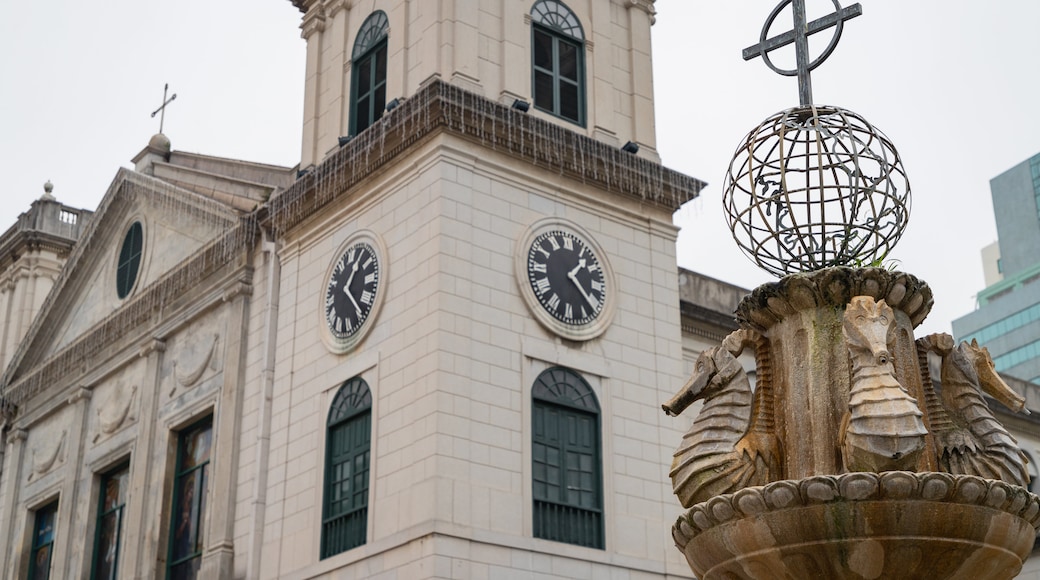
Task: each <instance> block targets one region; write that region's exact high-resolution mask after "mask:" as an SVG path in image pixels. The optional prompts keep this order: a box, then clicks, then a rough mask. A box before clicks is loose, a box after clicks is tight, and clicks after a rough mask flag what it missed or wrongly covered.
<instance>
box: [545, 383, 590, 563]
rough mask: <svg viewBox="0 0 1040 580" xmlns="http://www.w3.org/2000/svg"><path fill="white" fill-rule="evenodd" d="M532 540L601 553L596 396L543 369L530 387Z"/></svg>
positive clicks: (588, 389) (586, 384) (581, 384)
mask: <svg viewBox="0 0 1040 580" xmlns="http://www.w3.org/2000/svg"><path fill="white" fill-rule="evenodd" d="M531 395H532V398H533V403H534V404H533V416H532V423H533V425H532V446H531V450H532V492H533V493H532V495H533V497H534V536H535V537H536V538H542V539H546V540H553V541H556V542H564V543H567V544H575V545H578V546H585V547H589V548H597V549H601V550H602V549H603V548H604V531H603V529H604V522H603V475H602V473H603V464H602V452H601V449H600V409H599V402H598V401H597V400H596V394H595V393H594V392H593V391H592V387H590V386H589V384H588V383H587V382H585V379H583V378H582V377H581V375H579V374H578V373H576V372H574V371H572V370H570V369H566V368H563V367H553V368H550V369H546V370H545V371H543V372H542V373H541V374H540V375H538V378H537V379H536V380H535V382H534V386H533V388H532V392H531Z"/></svg>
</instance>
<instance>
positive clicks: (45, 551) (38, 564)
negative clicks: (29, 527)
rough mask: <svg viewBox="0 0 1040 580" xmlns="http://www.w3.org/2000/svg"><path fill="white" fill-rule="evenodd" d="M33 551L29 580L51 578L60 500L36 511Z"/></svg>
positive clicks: (31, 553)
mask: <svg viewBox="0 0 1040 580" xmlns="http://www.w3.org/2000/svg"><path fill="white" fill-rule="evenodd" d="M33 520H34V521H33V536H32V549H31V550H30V552H29V580H47V579H48V578H50V577H51V559H52V558H53V557H54V536H55V528H56V526H57V524H58V521H57V520H58V500H54V501H52V502H51V503H49V504H47V505H45V506H43V507H41V508H39V509H37V510H36V513H35V517H34V518H33Z"/></svg>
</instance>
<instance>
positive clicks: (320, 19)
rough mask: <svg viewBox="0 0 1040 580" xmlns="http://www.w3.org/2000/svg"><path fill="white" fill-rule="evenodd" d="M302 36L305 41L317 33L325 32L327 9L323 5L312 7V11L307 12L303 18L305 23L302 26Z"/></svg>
mask: <svg viewBox="0 0 1040 580" xmlns="http://www.w3.org/2000/svg"><path fill="white" fill-rule="evenodd" d="M300 30H301V33H300V36H301V37H303V39H304V40H306V39H309V38H310V37H311V35H312V34H314V33H315V32H324V31H325V7H324V6H322V5H321V4H315V5H313V6H311V8H310V10H308V11H307V13H306V14H304V16H303V22H302V23H301V24H300Z"/></svg>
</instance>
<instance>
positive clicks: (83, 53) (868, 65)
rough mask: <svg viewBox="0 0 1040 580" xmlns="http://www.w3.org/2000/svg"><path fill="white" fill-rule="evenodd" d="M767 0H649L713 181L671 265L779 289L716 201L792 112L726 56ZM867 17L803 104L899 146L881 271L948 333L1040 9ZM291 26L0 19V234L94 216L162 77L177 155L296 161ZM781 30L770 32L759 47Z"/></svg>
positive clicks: (227, 2)
mask: <svg viewBox="0 0 1040 580" xmlns="http://www.w3.org/2000/svg"><path fill="white" fill-rule="evenodd" d="M422 1H433V0H422ZM580 1H588V0H580ZM571 3H573V4H578V3H579V0H571ZM775 3H776V2H774V0H724V1H712V2H709V1H707V0H658V1H657V4H656V6H657V12H658V14H657V24H656V25H655V26H654V28H653V34H654V37H653V38H654V47H653V48H654V60H655V65H654V81H655V87H654V88H655V94H656V99H657V126H658V150H659V152H660V154H661V157H662V159H663V162H664V164H665V165H667V166H668V167H670V168H673V169H676V170H679V171H681V172H683V173H687V174H689V175H693V176H696V177H699V178H701V179H703V180H705V181H707V182H708V183H709V184H710V185H709V187H708V188H707V189H705V190H704V192H703V193H702V195H701V197H700V198H699V199H698V200H695V201H693V202H691V203H689V204H687V205H686V206H684V207H683V209H681V210H680V211H679V212H677V214H676V223H677V224H678V225H679V226H681V227H682V233H681V234H680V238H679V247H678V254H679V265H680V266H683V267H685V268H689V269H693V270H697V271H700V272H703V273H705V274H707V275H710V276H713V277H716V278H719V279H722V280H725V281H728V282H732V283H735V284H739V285H742V286H744V287H747V288H753V287H755V286H757V285H759V284H761V283H763V282H767V281H769V280H772V279H773V278H772V277H771V276H770V275H769V274H766V273H765V272H763V271H761V270H759V269H758V268H757V267H756V266H755V265H754V264H752V263H751V262H750V261H749V260H748V259H747V258H745V257H744V256H743V254H741V253H740V252H739V250H737V248H736V245H735V244H734V243H733V242H732V238H731V237H730V234H729V230H728V228H727V227H726V224H725V221H724V219H723V216H722V208H721V195H722V192H721V187H722V182H723V175H724V174H725V171H726V169H727V167H728V166H729V162H730V159H731V157H732V154H733V151H734V150H735V148H736V146H737V145H738V144H739V143H740V142H741V140H742V139H743V138H744V136H745V135H746V134H747V133H748V131H750V130H751V129H752V128H754V127H756V126H757V125H758V124H759V123H760V122H761V121H762V120H764V119H765V118H767V117H769V116H770V115H772V114H774V113H776V112H779V111H781V110H783V109H786V108H788V107H791V106H795V105H797V104H798V93H797V86H796V82H795V81H794V80H793V79H790V78H784V77H779V76H777V75H776V74H774V73H772V72H771V71H770V70H769V69H767V68H766V67H765V65H764V64H763V63H762V62H761V61H760V60H755V61H751V62H744V61H743V60H742V59H741V56H740V53H741V49H743V48H744V47H746V46H749V45H751V44H754V43H756V42H757V41H758V36H759V33H760V31H761V28H762V24H763V23H764V21H765V19H766V17H767V16H768V14H769V12H770V11H771V10H772V8H773V6H774V5H775ZM861 3H862V5H863V16H860V17H859V18H856V19H854V20H852V21H850V22H848V23H847V24H846V28H845V33H844V35H843V37H842V39H841V42H840V44H839V45H838V48H837V50H836V51H835V52H834V54H833V55H832V56H831V57H830V59H829V60H828V61H827V62H826V63H824V64H823V65H822V67H821V68H819V69H817V71H815V72H814V74H813V91H814V97H815V99H814V100H815V102H816V103H819V104H830V105H839V106H842V107H844V108H847V109H850V110H852V111H855V112H857V113H859V114H860V115H862V116H863V117H865V118H866V119H867V120H868V121H869V122H870V123H871V124H873V125H874V126H875V127H876V128H878V129H880V130H881V131H882V132H884V133H885V134H886V135H887V136H888V137H889V138H890V139H891V140H892V141H893V142H894V144H895V146H896V148H897V149H898V150H899V152H900V154H901V156H902V159H903V163H904V166H905V168H906V171H907V173H908V176H909V179H910V184H911V188H912V197H913V207H912V211H911V215H910V224H909V227H908V228H907V231H906V235H905V236H904V237H903V239H902V241H901V242H900V244H899V245H898V246H897V247H896V250H895V252H894V253H893V256H892V257H893V258H895V259H898V260H900V269H902V270H904V271H906V272H910V273H912V274H914V275H916V276H918V277H920V278H922V279H924V280H925V281H927V282H928V283H929V285H930V286H931V287H932V290H933V291H934V294H935V300H936V305H935V308H934V309H933V311H932V314H931V315H930V316H929V318H928V319H927V320H926V321H925V323H924V325H923V326H922V327H921V328H920V329H919V330H918V335H921V334H922V333H926V332H941V331H945V332H948V331H949V329H950V321H951V320H952V319H953V318H956V317H959V316H961V315H963V314H966V313H968V312H970V311H971V310H972V309H973V308H974V306H975V298H974V296H975V294H976V293H977V292H978V291H979V290H981V289H982V288H983V279H982V266H981V260H980V257H979V250H980V249H981V248H982V247H983V246H985V245H986V244H988V243H990V242H992V241H994V240H996V227H995V225H994V222H993V212H992V204H991V201H990V192H989V180H990V179H991V178H993V177H994V176H996V175H997V174H999V173H1001V172H1003V171H1004V170H1006V169H1008V168H1010V167H1011V166H1013V165H1015V164H1017V163H1019V162H1021V161H1023V160H1025V159H1027V158H1028V157H1030V156H1032V155H1033V154H1035V153H1037V152H1040V126H1038V125H1040V114H1038V111H1037V109H1038V108H1040V107H1038V105H1037V103H1038V102H1040V98H1038V91H1037V85H1038V82H1040V81H1038V74H1037V70H1038V63H1040V34H1037V32H1036V23H1037V22H1040V2H1037V1H1036V0H1001V1H1000V2H991V3H982V2H977V1H971V2H970V1H968V0H945V1H939V0H861ZM846 4H847V3H846ZM830 11H833V4H832V3H831V2H830V1H828V0H808V12H809V18H810V19H812V18H816V17H819V16H822V15H823V14H825V13H827V12H830ZM788 18H789V17H788ZM299 21H300V13H299V11H297V10H296V9H295V8H293V6H292V5H291V3H290V2H289V0H178V1H163V2H160V1H157V0H106V1H105V2H91V3H87V2H82V1H81V0H75V1H74V0H51V1H48V2H31V1H30V2H15V1H9V2H3V3H2V4H0V171H2V174H3V175H4V178H5V179H4V184H3V197H2V199H3V203H2V205H0V228H6V227H7V226H8V225H9V224H11V223H13V221H14V220H15V218H16V217H17V215H18V214H19V213H21V212H23V211H25V210H27V209H28V207H29V204H30V203H31V202H32V201H33V200H34V199H36V198H38V197H39V196H40V195H41V194H42V193H43V189H42V188H43V183H44V182H45V181H47V180H48V179H49V180H51V181H52V182H53V183H54V195H55V196H56V197H57V198H58V199H59V200H60V201H62V202H64V203H66V204H69V205H73V206H78V207H86V208H94V207H95V206H96V205H97V204H98V202H99V201H100V200H101V198H102V196H103V195H104V194H105V191H106V189H107V188H108V185H109V184H110V182H111V180H112V178H113V177H114V175H115V173H116V170H117V169H118V167H119V166H127V167H129V166H130V165H131V163H130V159H131V158H132V157H133V156H134V155H135V154H136V153H137V152H139V151H140V150H141V149H142V148H143V147H144V145H145V144H146V143H147V142H148V139H149V137H151V135H153V134H154V133H156V132H157V131H158V128H159V119H158V117H156V118H154V119H153V118H150V116H149V115H150V113H151V112H152V111H153V110H155V109H156V108H157V107H158V106H159V105H160V104H161V102H162V90H163V84H164V83H167V82H168V83H170V91H171V93H176V94H177V99H176V101H174V102H173V104H172V105H171V107H170V109H169V113H168V115H167V118H166V126H165V130H164V132H165V133H166V134H167V135H168V136H169V137H170V140H171V141H172V143H173V147H174V148H175V149H178V150H183V151H192V152H200V153H206V154H210V155H217V156H223V157H231V158H238V159H246V160H250V161H258V162H265V163H273V164H278V165H285V166H293V165H295V164H296V163H297V162H298V161H299V158H300V135H301V119H302V100H303V67H304V43H303V40H301V39H300V36H299V29H298V25H299ZM789 28H790V22H789V21H788V20H785V17H781V19H780V20H779V21H778V24H777V25H776V27H775V28H774V31H773V32H774V33H778V32H783V31H785V30H787V29H789ZM822 37H829V34H828V33H826V32H825V33H821V38H822ZM825 42H826V38H823V39H822V40H814V42H813V44H814V47H815V48H816V49H817V50H819V45H821V44H823V43H825ZM775 59H776V60H777V61H778V64H781V65H782V64H784V63H787V62H791V61H792V60H793V56H791V55H790V53H788V54H784V53H783V52H781V53H780V54H778V55H777V56H776V57H775ZM1029 211H1033V208H1029ZM1037 252H1038V254H1040V248H1038V249H1037Z"/></svg>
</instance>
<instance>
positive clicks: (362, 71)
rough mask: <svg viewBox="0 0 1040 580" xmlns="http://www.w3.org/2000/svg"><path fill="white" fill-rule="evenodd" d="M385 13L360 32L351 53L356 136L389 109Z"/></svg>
mask: <svg viewBox="0 0 1040 580" xmlns="http://www.w3.org/2000/svg"><path fill="white" fill-rule="evenodd" d="M389 30H390V21H389V19H387V17H386V12H383V11H382V10H376V11H375V12H373V13H372V14H370V15H369V17H368V18H366V19H365V22H364V23H362V24H361V28H360V29H359V30H358V35H357V40H355V41H354V51H353V52H352V53H351V56H350V60H351V62H352V64H351V80H350V87H351V89H350V134H351V135H357V134H358V133H360V132H362V131H364V130H365V129H367V128H369V127H370V126H372V124H373V123H375V122H376V121H378V120H379V119H380V118H382V116H383V111H384V109H385V108H386V56H387V42H386V37H387V32H388V31H389Z"/></svg>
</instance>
